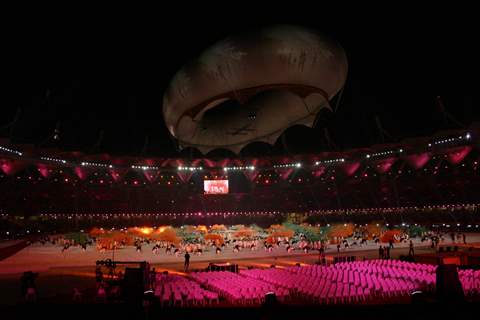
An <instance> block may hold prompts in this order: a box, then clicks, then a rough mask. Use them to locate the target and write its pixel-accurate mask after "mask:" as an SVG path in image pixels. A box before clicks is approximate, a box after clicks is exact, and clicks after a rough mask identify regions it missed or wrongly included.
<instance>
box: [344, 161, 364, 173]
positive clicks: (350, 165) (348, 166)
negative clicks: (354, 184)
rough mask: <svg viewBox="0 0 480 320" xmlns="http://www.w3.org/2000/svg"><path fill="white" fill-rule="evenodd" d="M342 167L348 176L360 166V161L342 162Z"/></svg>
mask: <svg viewBox="0 0 480 320" xmlns="http://www.w3.org/2000/svg"><path fill="white" fill-rule="evenodd" d="M341 167H342V169H343V171H344V172H345V174H346V175H347V176H351V175H353V174H354V173H355V171H357V169H358V168H359V167H360V162H347V163H344V164H342V165H341Z"/></svg>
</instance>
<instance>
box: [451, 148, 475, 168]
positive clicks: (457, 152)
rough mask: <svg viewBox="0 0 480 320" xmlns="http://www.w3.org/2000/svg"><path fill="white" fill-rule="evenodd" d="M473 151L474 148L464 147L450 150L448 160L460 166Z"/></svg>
mask: <svg viewBox="0 0 480 320" xmlns="http://www.w3.org/2000/svg"><path fill="white" fill-rule="evenodd" d="M470 151H472V147H470V146H463V147H458V148H454V149H450V150H449V152H448V154H447V156H448V157H447V160H448V162H450V163H451V164H459V163H460V162H462V161H463V159H465V157H466V156H467V155H468V154H469V153H470Z"/></svg>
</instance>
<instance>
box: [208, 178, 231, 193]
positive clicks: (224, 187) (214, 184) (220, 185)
mask: <svg viewBox="0 0 480 320" xmlns="http://www.w3.org/2000/svg"><path fill="white" fill-rule="evenodd" d="M203 192H204V194H226V193H228V180H204V181H203Z"/></svg>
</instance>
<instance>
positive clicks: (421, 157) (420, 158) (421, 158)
mask: <svg viewBox="0 0 480 320" xmlns="http://www.w3.org/2000/svg"><path fill="white" fill-rule="evenodd" d="M430 158H431V154H430V153H428V152H425V153H418V154H409V155H408V156H406V157H405V159H406V161H407V163H408V164H409V165H410V166H411V167H412V168H414V169H421V168H423V166H424V165H425V164H427V162H428V161H429V160H430Z"/></svg>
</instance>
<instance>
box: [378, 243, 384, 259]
mask: <svg viewBox="0 0 480 320" xmlns="http://www.w3.org/2000/svg"><path fill="white" fill-rule="evenodd" d="M383 253H384V251H383V247H382V246H380V247H378V258H379V259H383V257H384V256H383Z"/></svg>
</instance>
